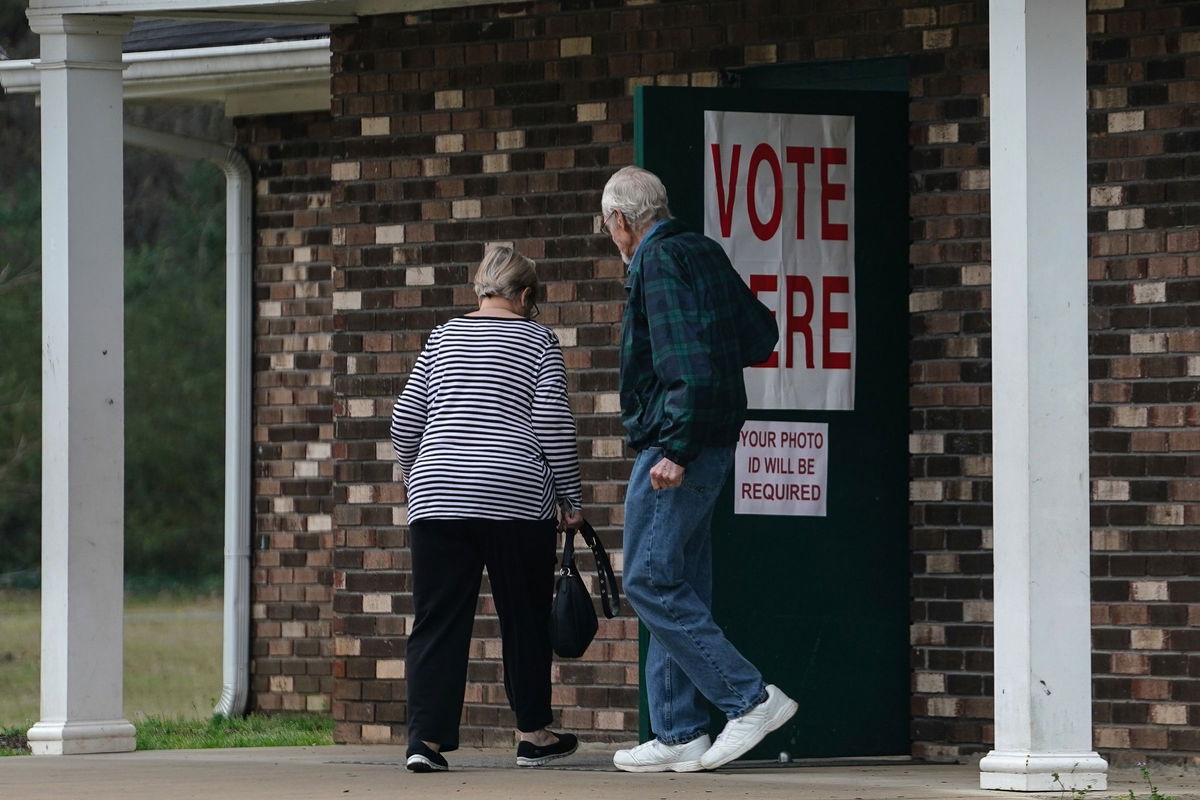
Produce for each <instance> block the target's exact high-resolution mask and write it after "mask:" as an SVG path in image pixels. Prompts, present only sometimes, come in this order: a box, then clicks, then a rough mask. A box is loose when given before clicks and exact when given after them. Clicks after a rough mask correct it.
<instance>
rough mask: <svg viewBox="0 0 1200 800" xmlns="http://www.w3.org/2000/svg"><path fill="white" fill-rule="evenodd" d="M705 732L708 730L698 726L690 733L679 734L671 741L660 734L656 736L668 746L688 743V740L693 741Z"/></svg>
mask: <svg viewBox="0 0 1200 800" xmlns="http://www.w3.org/2000/svg"><path fill="white" fill-rule="evenodd" d="M707 733H708V731H706V730H705V729H704V728H698V729H697V730H695V731H693V732H692V733H689V734H688V735H687V736H680V737H679V738H678V739H676V740H675V741H671V740H669V739H664V738H663V737H661V736H659V737H658V740H659V741H660V742H662V743H663V744H665V745H667V746H668V747H678V746H679V745H681V744H689V743H690V742H694V741H696V740H697V739H699V738H700V737H701V736H704V735H705V734H707Z"/></svg>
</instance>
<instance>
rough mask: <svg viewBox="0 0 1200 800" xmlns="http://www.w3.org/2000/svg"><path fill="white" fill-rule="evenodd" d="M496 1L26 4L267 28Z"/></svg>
mask: <svg viewBox="0 0 1200 800" xmlns="http://www.w3.org/2000/svg"><path fill="white" fill-rule="evenodd" d="M496 1H497V0H78V1H77V2H70V0H30V3H29V13H30V14H31V15H33V14H124V15H128V16H139V17H186V18H188V19H259V20H264V21H267V22H324V23H328V24H330V25H337V24H341V23H347V22H354V21H355V19H356V18H357V17H360V16H370V15H374V14H406V13H412V12H419V11H432V10H434V9H438V8H462V7H465V6H482V5H494V4H495V3H496Z"/></svg>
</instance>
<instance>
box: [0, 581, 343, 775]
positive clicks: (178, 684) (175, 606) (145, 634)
mask: <svg viewBox="0 0 1200 800" xmlns="http://www.w3.org/2000/svg"><path fill="white" fill-rule="evenodd" d="M40 630H41V618H40V612H39V597H38V593H37V592H36V591H23V590H0V686H2V687H4V690H3V691H0V756H3V755H13V754H16V753H24V752H28V751H26V750H25V749H24V733H25V731H26V730H28V729H29V727H30V726H31V725H32V724H33V723H34V722H35V721H36V720H37V718H38V713H39V703H40V700H39V694H40V687H39V683H38V681H39V672H38V667H39V661H40V653H41V644H40V640H39V635H40ZM221 680H222V678H221V598H220V597H219V596H213V595H211V594H207V595H203V596H200V597H194V596H188V595H183V594H179V593H161V594H156V595H132V596H129V597H127V598H126V600H125V698H124V699H125V703H124V713H125V718H126V719H128V720H129V721H130V722H132V723H133V724H134V725H135V726H136V727H137V728H138V748H139V749H146V750H158V749H168V748H175V747H188V748H191V747H255V746H268V745H271V746H286V745H293V744H295V745H310V744H332V743H333V740H332V722H331V721H329V720H327V719H325V718H323V717H315V716H307V715H274V716H263V715H252V716H250V717H248V718H246V719H244V720H243V719H233V720H225V719H219V718H218V719H213V717H212V709H213V707H214V706H215V705H216V701H217V697H219V696H220V693H221Z"/></svg>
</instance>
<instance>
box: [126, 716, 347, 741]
mask: <svg viewBox="0 0 1200 800" xmlns="http://www.w3.org/2000/svg"><path fill="white" fill-rule="evenodd" d="M137 729H138V731H137V747H138V750H196V749H201V748H206V747H310V746H314V745H327V744H333V719H332V718H330V717H326V716H317V715H315V714H272V715H269V716H268V715H264V714H250V715H248V716H246V717H242V718H240V719H230V718H226V717H211V718H209V719H207V720H179V719H175V720H169V719H154V718H151V719H147V720H143V721H142V722H141V723H139V724H138V726H137Z"/></svg>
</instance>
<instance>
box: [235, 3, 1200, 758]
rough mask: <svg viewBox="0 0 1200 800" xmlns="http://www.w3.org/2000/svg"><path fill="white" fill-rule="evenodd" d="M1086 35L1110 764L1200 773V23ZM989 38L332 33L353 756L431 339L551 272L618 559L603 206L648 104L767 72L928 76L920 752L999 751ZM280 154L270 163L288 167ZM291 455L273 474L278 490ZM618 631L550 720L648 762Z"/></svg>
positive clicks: (344, 708) (1149, 20) (340, 522)
mask: <svg viewBox="0 0 1200 800" xmlns="http://www.w3.org/2000/svg"><path fill="white" fill-rule="evenodd" d="M1090 9H1091V11H1090V13H1089V16H1088V26H1089V31H1090V42H1091V63H1090V66H1089V86H1090V89H1091V105H1092V109H1093V111H1092V112H1091V114H1090V117H1089V132H1090V165H1089V173H1090V174H1089V178H1090V192H1091V196H1090V202H1091V204H1092V219H1091V230H1092V238H1091V255H1092V260H1091V262H1090V265H1089V269H1090V276H1091V279H1092V283H1091V294H1092V297H1091V300H1092V318H1091V319H1092V327H1093V334H1092V339H1091V346H1092V353H1093V359H1092V378H1093V385H1092V399H1093V407H1092V420H1091V422H1092V427H1093V460H1092V471H1093V476H1092V477H1093V481H1092V483H1093V497H1094V502H1093V526H1094V529H1093V532H1092V541H1093V547H1094V550H1095V558H1094V562H1093V568H1094V576H1095V580H1094V600H1095V603H1094V621H1095V648H1096V650H1095V657H1094V667H1095V672H1096V680H1095V692H1096V704H1095V714H1096V723H1097V733H1096V746H1097V747H1098V748H1099V749H1100V750H1101V751H1102V752H1104V753H1105V754H1107V755H1108V756H1110V757H1112V758H1114V760H1117V761H1125V760H1137V759H1140V758H1142V757H1144V756H1145V755H1151V756H1153V757H1155V758H1157V759H1159V760H1167V761H1178V760H1184V759H1186V758H1188V757H1189V756H1190V755H1191V754H1195V753H1197V752H1200V741H1197V737H1196V735H1195V732H1194V730H1193V728H1194V726H1195V725H1196V723H1197V722H1200V702H1198V701H1197V697H1200V695H1197V691H1196V690H1195V689H1194V688H1192V686H1193V685H1194V681H1191V680H1189V678H1190V677H1191V674H1192V673H1193V672H1195V671H1196V670H1197V669H1198V667H1197V666H1196V664H1197V663H1200V662H1197V661H1196V658H1197V657H1196V656H1195V655H1193V653H1194V652H1195V651H1196V646H1195V645H1196V644H1197V639H1198V634H1197V633H1196V631H1197V627H1195V626H1200V611H1198V610H1197V609H1200V590H1197V586H1200V583H1198V582H1197V580H1196V578H1195V575H1196V573H1197V572H1198V571H1200V560H1198V559H1197V553H1198V552H1200V540H1198V539H1197V538H1196V535H1195V526H1196V522H1197V519H1196V516H1197V512H1196V505H1195V503H1194V501H1195V500H1196V499H1197V497H1198V496H1200V483H1198V482H1197V474H1198V471H1200V457H1198V455H1200V438H1198V437H1197V435H1196V434H1194V433H1193V432H1192V431H1191V430H1190V428H1191V427H1194V425H1195V423H1196V420H1197V417H1198V413H1197V397H1198V396H1200V385H1198V384H1197V381H1196V376H1197V375H1200V355H1198V353H1200V337H1197V335H1196V333H1195V330H1196V327H1197V321H1198V320H1197V313H1198V312H1196V311H1195V310H1194V307H1196V304H1195V302H1194V301H1195V300H1196V299H1198V297H1200V281H1197V279H1196V277H1195V276H1196V274H1197V271H1198V270H1200V260H1198V259H1200V211H1197V205H1196V200H1197V197H1198V190H1197V186H1198V185H1200V181H1198V180H1197V178H1196V175H1197V173H1198V172H1200V154H1198V151H1200V131H1198V130H1197V113H1196V111H1195V108H1196V107H1197V105H1196V100H1197V99H1200V77H1197V76H1200V27H1198V26H1200V10H1198V7H1197V6H1196V5H1195V4H1193V3H1184V2H1158V1H1157V0H1155V1H1153V2H1152V1H1151V0H1091V3H1090ZM986 13H987V3H986V2H983V0H975V1H974V2H964V3H939V4H917V3H885V2H884V0H878V2H866V3H859V4H846V3H839V2H833V0H820V1H819V2H811V3H805V4H797V3H791V2H782V1H781V0H714V1H712V2H687V1H681V2H662V3H657V2H653V0H647V1H641V0H623V1H619V0H594V1H593V2H586V1H583V0H579V1H578V2H577V1H575V0H545V1H539V2H526V3H509V4H504V5H499V6H489V7H479V8H473V9H466V10H449V11H437V12H428V13H422V14H416V15H397V16H391V17H375V18H367V19H364V20H363V21H362V23H361V24H359V25H355V26H346V27H343V28H339V29H337V30H335V33H334V38H333V50H334V60H333V66H334V78H333V89H334V104H333V118H332V135H333V137H334V139H335V140H336V141H337V146H336V148H337V149H336V155H335V157H334V158H333V162H332V166H331V176H332V187H333V188H332V212H330V214H329V217H328V218H329V220H330V224H331V226H332V228H331V238H330V240H329V241H330V242H331V243H332V253H331V257H332V260H333V265H334V271H333V277H332V284H333V285H332V297H331V300H332V308H333V313H332V317H329V316H326V317H324V320H325V321H326V322H332V330H333V337H332V340H331V341H330V347H331V349H332V351H333V353H334V354H335V356H334V361H333V364H332V380H333V396H332V398H331V400H332V407H333V414H334V422H333V425H334V428H333V431H332V432H331V433H330V435H329V436H326V431H325V429H324V428H320V426H318V434H319V435H320V439H319V441H321V442H332V443H333V453H332V455H333V462H332V463H336V465H337V467H336V474H334V475H333V476H332V477H333V486H332V499H333V502H334V503H335V506H334V507H333V509H332V514H333V519H332V523H333V528H334V530H336V532H337V533H336V537H337V538H336V548H337V549H336V552H335V553H334V559H335V562H334V570H335V571H334V574H333V580H334V585H335V587H336V596H335V598H334V608H335V614H336V619H335V630H334V639H333V648H334V651H335V658H334V662H333V668H334V671H335V674H336V676H337V680H336V682H335V687H334V698H333V699H334V703H333V713H334V716H335V719H336V720H337V725H338V727H337V737H338V738H339V740H342V741H400V740H402V739H403V736H404V705H403V688H404V682H403V656H404V641H405V633H406V630H407V624H408V622H409V619H410V617H409V616H408V615H409V614H410V613H411V600H410V596H409V594H408V584H407V581H408V576H407V574H406V567H407V564H406V561H405V559H406V557H407V553H406V550H405V548H404V545H405V541H406V540H405V528H404V515H403V501H404V498H403V492H402V489H401V487H400V485H399V484H398V483H397V481H396V473H395V469H394V467H393V466H392V458H391V454H390V452H389V449H388V446H387V439H386V426H387V414H388V410H389V408H390V405H391V402H392V398H393V396H394V394H395V392H396V391H398V390H399V388H400V387H401V386H402V384H403V376H404V375H405V373H406V372H407V370H408V369H409V367H410V366H411V363H412V360H413V358H414V357H415V354H416V352H417V351H418V349H419V347H420V344H421V341H422V337H423V336H424V334H425V333H426V332H427V331H428V329H429V328H430V327H432V326H433V325H435V324H437V323H438V322H440V321H442V320H444V319H446V318H447V317H449V316H451V315H453V314H455V313H458V312H460V311H461V310H463V308H465V307H466V306H467V305H468V304H469V302H470V301H471V300H472V296H471V294H470V292H469V290H467V289H466V288H465V281H466V278H467V269H468V266H469V265H470V264H472V263H474V262H475V261H477V260H478V258H479V255H480V254H481V252H482V248H483V245H484V243H486V242H489V241H513V242H515V243H516V244H517V246H518V248H519V249H520V250H522V252H525V253H526V254H527V255H530V256H531V257H533V258H535V259H537V260H538V261H539V264H540V268H541V270H542V275H543V278H544V280H546V282H547V283H548V289H549V292H550V298H551V301H552V302H549V303H547V304H545V306H544V308H543V319H544V320H545V321H547V322H548V323H549V324H551V325H552V326H554V327H555V328H556V329H558V330H559V332H560V335H561V336H562V339H563V341H564V344H565V345H566V354H567V359H568V364H569V365H570V367H571V374H572V378H571V380H572V387H571V388H572V397H573V402H574V404H575V408H576V411H577V414H578V418H579V424H580V432H581V451H582V453H583V455H584V470H585V475H586V477H587V484H588V487H589V488H588V492H589V495H588V496H587V498H586V500H587V503H588V505H589V509H590V510H591V514H592V517H593V519H594V520H595V521H596V522H597V524H598V527H600V528H602V530H603V534H604V536H605V537H606V539H607V541H608V543H609V544H610V545H612V546H614V547H615V546H616V545H618V544H619V528H620V524H621V510H620V501H621V499H622V496H623V478H624V476H625V473H626V470H627V467H628V463H627V461H626V460H625V454H624V452H623V449H622V447H621V444H620V430H619V426H618V423H617V420H616V416H615V413H614V412H615V410H616V403H615V395H614V391H615V388H616V376H615V365H616V352H615V348H614V342H615V338H614V337H615V334H616V328H617V322H618V319H619V314H620V303H621V292H620V288H619V282H618V276H619V275H620V273H621V267H620V263H619V261H618V260H617V259H616V258H614V256H613V253H612V251H611V246H610V244H609V243H608V242H607V241H606V240H605V239H604V238H603V237H600V236H596V235H594V231H595V230H596V224H597V208H598V204H599V194H600V189H601V187H602V185H603V182H604V180H605V179H606V178H607V177H608V175H609V174H611V172H612V171H613V170H614V169H616V168H617V167H619V166H622V165H624V164H627V163H630V161H631V160H632V155H633V153H632V147H631V142H632V133H633V131H632V100H631V92H632V89H633V87H634V86H636V85H639V84H649V83H659V84H667V85H692V86H711V85H716V84H717V83H718V80H719V78H718V71H719V70H720V69H721V68H724V67H736V66H742V65H749V64H760V63H787V62H796V61H810V60H828V59H843V58H868V57H880V56H890V55H906V56H908V59H909V69H910V75H911V79H910V83H909V91H910V96H911V104H910V120H911V126H910V144H911V146H912V149H911V163H910V166H911V182H910V183H911V187H912V194H911V200H910V214H911V217H912V219H911V240H912V244H911V249H910V260H911V264H912V266H911V289H912V290H911V295H910V298H909V302H910V310H911V334H912V339H911V345H910V355H911V366H910V369H911V381H912V383H911V389H910V406H911V430H912V433H911V438H910V445H911V448H910V449H911V453H912V456H911V462H910V464H911V475H912V479H911V483H910V496H911V500H912V502H911V506H910V521H911V524H912V529H911V530H912V533H911V545H912V548H911V551H912V552H911V568H912V584H911V585H912V627H911V638H912V645H913V650H912V664H913V675H912V681H913V700H912V710H913V723H912V737H913V754H914V755H916V756H919V757H928V758H948V757H963V756H966V755H970V754H973V753H978V752H981V751H986V750H987V749H989V747H990V744H991V742H992V736H993V733H992V729H991V716H992V705H991V691H992V686H991V665H992V659H991V647H992V629H991V618H992V610H993V609H992V602H991V540H992V531H991V507H990V502H991V482H990V476H991V466H992V465H991V442H990V416H991V414H990V403H991V397H990V364H989V357H990V340H989V331H990V307H989V306H990V296H989V281H990V266H989V258H990V253H989V247H988V217H987V215H988V188H989V173H988V168H987V164H988V151H987V147H988V145H987V117H986V114H987V92H988V77H987V24H986V22H987V21H986ZM285 138H288V137H285ZM304 140H305V135H301V136H299V137H298V142H297V143H300V142H303V141H304ZM290 145H291V142H289V143H288V146H290ZM286 149H287V148H286V147H285V146H283V145H282V144H281V145H279V146H278V147H276V148H274V149H272V148H270V147H267V148H264V150H263V157H265V158H266V161H267V162H269V163H272V164H274V163H287V159H285V158H283V156H282V154H281V153H282V151H283V150H286ZM276 150H278V151H280V152H275V151H276ZM272 153H273V154H272ZM269 193H270V192H269ZM275 226H276V230H277V231H279V232H282V231H285V230H292V229H293V228H295V227H301V226H299V225H298V223H295V222H290V221H289V222H283V221H281V222H277V223H275ZM268 232H269V231H268ZM293 244H294V243H293ZM263 253H264V254H270V255H271V256H272V257H274V256H276V255H280V254H277V253H276V252H275V249H274V248H273V247H265V246H264V250H263ZM290 257H291V256H289V258H290ZM285 260H286V259H285ZM271 280H273V281H275V283H272V284H271V285H270V291H272V292H274V291H276V290H277V289H278V290H280V291H286V288H285V286H286V285H287V281H283V280H281V279H280V278H272V279H271ZM324 286H325V287H326V288H328V284H324ZM322 297H325V298H327V299H326V300H325V301H324V302H329V299H330V295H329V294H328V293H325V294H322ZM262 299H263V300H266V299H267V298H262ZM261 311H262V308H261V306H260V312H261ZM324 313H325V314H328V313H329V311H328V307H326V311H325V312H324ZM261 324H262V320H261V317H260V325H261ZM325 330H326V332H328V329H325ZM260 335H264V336H265V332H264V333H263V334H260ZM322 363H324V362H322ZM325 368H326V369H328V368H329V367H328V366H326V367H325ZM318 394H320V393H318ZM325 397H326V399H327V400H329V399H330V398H329V397H328V395H325ZM297 402H298V401H297ZM280 405H284V406H286V404H283V403H281V402H276V403H273V404H268V405H267V406H266V408H265V409H260V414H262V413H264V412H273V413H274V412H275V411H277V410H279V409H278V408H277V407H278V406H280ZM318 405H320V404H319V403H318ZM271 424H272V425H278V426H281V427H285V428H286V427H288V426H287V425H286V424H285V423H284V422H283V421H282V420H278V421H276V422H273V423H271ZM266 425H267V424H266V423H263V422H260V423H259V428H258V429H256V435H261V434H262V433H263V432H264V431H266ZM277 435H284V434H277ZM287 435H290V434H287ZM273 452H274V453H275V454H274V455H273V457H272V460H271V461H270V462H269V463H270V464H271V465H272V466H271V468H272V469H275V468H278V469H286V465H287V464H288V463H290V462H289V460H288V458H286V457H284V456H283V454H282V451H273ZM291 458H292V459H295V458H297V456H291ZM322 476H323V477H324V476H325V473H324V472H322ZM260 480H262V481H263V482H264V483H263V485H262V486H260V500H259V502H260V503H265V505H264V506H263V507H262V508H260V518H259V519H260V529H264V530H280V529H282V528H283V527H284V526H285V524H298V517H299V516H300V515H299V514H298V513H296V514H293V512H291V511H286V510H284V507H285V506H286V504H281V507H280V508H275V507H274V504H275V500H274V497H286V495H284V494H283V493H282V491H281V490H280V489H279V488H278V487H276V486H275V484H274V483H273V482H272V481H274V480H275V478H274V477H273V476H270V475H263V474H261V472H260ZM282 485H283V481H281V482H280V486H282ZM289 485H290V484H289ZM326 489H327V490H328V487H326ZM318 495H319V493H318ZM323 508H324V512H323V513H329V508H328V507H323ZM264 523H265V524H266V525H267V527H266V528H262V527H261V526H262V525H263V524H264ZM272 526H274V527H272ZM288 530H289V531H290V530H291V528H288ZM282 544H283V543H281V545H282ZM285 552H286V551H285ZM264 555H266V554H260V567H261V568H263V569H267V568H268V567H267V565H266V564H263V563H262V556H264ZM280 555H281V556H282V553H280ZM270 568H271V569H274V565H271V566H270ZM846 569H847V570H850V569H852V565H846ZM260 576H261V577H264V578H265V577H267V573H261V572H260ZM265 608H266V609H267V610H268V611H269V610H270V607H269V606H268V607H265ZM482 611H483V614H482V615H481V618H480V621H479V623H478V626H477V633H478V634H479V635H480V637H481V638H480V639H479V640H478V641H477V643H476V645H475V649H474V651H473V653H472V655H473V657H474V658H475V666H474V667H473V668H472V673H471V677H472V683H471V686H470V688H469V694H468V700H469V704H468V711H467V717H466V720H465V723H464V730H463V733H464V742H465V743H479V744H483V743H487V744H493V743H494V744H499V743H507V742H510V741H511V732H510V731H511V720H510V718H509V715H508V713H507V711H506V710H505V703H504V698H503V689H502V686H501V684H500V683H499V643H498V641H497V639H496V635H497V630H496V623H495V619H494V616H493V614H492V609H491V607H490V604H489V603H488V601H487V599H486V598H485V599H484V601H483V603H482ZM263 624H267V623H263ZM601 637H602V640H601V642H600V644H599V646H597V647H595V648H594V649H593V651H592V653H591V654H590V655H591V658H590V660H589V661H587V662H583V663H564V664H561V665H558V666H557V667H556V698H555V701H556V704H557V705H558V706H559V707H561V708H562V709H563V720H562V723H563V725H564V726H566V727H569V728H572V729H578V730H582V731H585V732H589V731H590V732H592V733H593V735H595V736H597V737H600V738H629V737H631V736H632V735H633V732H634V730H635V728H636V713H635V710H636V688H635V687H636V675H635V672H636V669H635V664H636V641H635V638H634V625H633V623H632V620H630V619H628V618H627V619H625V620H624V621H622V622H621V623H620V624H612V623H609V624H606V625H605V626H604V627H603V628H602V632H601ZM273 641H277V640H273ZM272 646H273V645H272ZM260 660H261V659H260ZM284 696H286V695H284Z"/></svg>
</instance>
